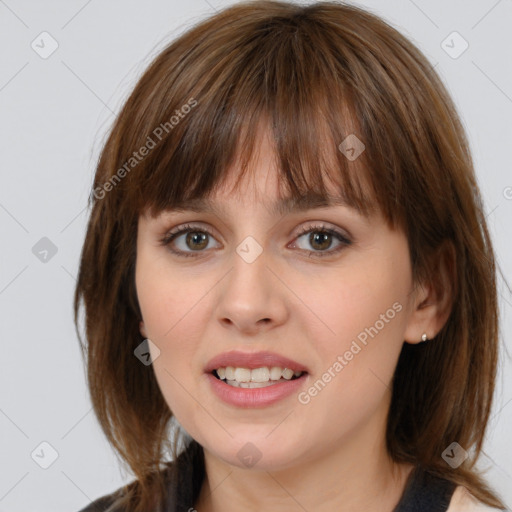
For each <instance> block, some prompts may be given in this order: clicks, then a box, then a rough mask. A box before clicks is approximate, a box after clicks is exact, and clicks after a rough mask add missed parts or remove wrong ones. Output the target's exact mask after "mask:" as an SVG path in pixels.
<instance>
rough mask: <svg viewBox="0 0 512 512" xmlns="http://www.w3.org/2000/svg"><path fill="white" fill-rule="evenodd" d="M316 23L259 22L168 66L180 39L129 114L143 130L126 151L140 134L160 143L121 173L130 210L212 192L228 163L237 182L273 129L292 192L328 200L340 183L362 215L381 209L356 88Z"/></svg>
mask: <svg viewBox="0 0 512 512" xmlns="http://www.w3.org/2000/svg"><path fill="white" fill-rule="evenodd" d="M281 24H282V22H281ZM312 30H314V27H313V28H311V27H310V26H309V25H305V26H301V27H300V30H299V28H298V27H297V26H294V24H293V23H292V24H289V25H284V26H281V28H280V30H279V31H276V30H275V29H274V28H273V27H272V26H269V24H268V23H266V24H262V25H261V26H255V27H254V28H253V30H252V33H248V32H247V31H242V32H241V33H240V37H239V38H238V39H237V38H232V39H231V40H230V41H224V42H222V44H220V43H212V45H211V47H210V45H206V44H203V45H199V46H198V47H196V48H195V49H194V50H193V51H192V52H190V53H189V54H187V56H186V58H184V62H182V63H181V65H180V66H179V67H177V68H176V67H175V68H174V69H173V70H171V71H169V63H168V61H172V60H173V59H176V56H175V55H174V54H175V53H177V52H178V47H177V46H176V45H177V43H175V45H172V46H170V47H169V48H168V49H167V50H166V52H165V53H164V54H163V56H162V58H160V59H159V60H158V61H157V62H155V63H154V64H153V67H152V69H151V70H150V73H149V75H151V76H153V77H155V76H156V77H158V76H160V77H161V79H160V80H159V82H158V84H155V86H154V87H155V93H154V94H153V96H152V98H151V103H148V105H147V106H145V112H143V114H142V115H141V116H140V117H139V119H133V120H131V121H128V122H132V123H134V124H139V126H140V125H141V124H144V125H145V127H146V128H145V129H139V130H137V131H138V132H139V133H142V134H143V135H142V136H141V138H140V139H139V140H137V141H135V143H134V144H133V145H132V146H131V147H127V148H126V150H127V154H129V153H131V152H132V151H133V147H134V146H135V147H137V144H141V143H142V142H143V141H144V140H146V141H147V143H148V145H149V141H150V140H151V141H153V142H154V143H155V147H154V148H153V149H151V150H150V152H149V154H148V156H147V157H145V158H144V160H143V161H142V162H141V163H139V164H138V168H137V169H136V170H134V171H133V172H131V173H130V176H128V177H127V178H128V179H126V180H125V181H126V183H124V185H125V187H126V195H127V197H126V201H125V204H127V205H129V208H130V210H131V211H132V212H133V209H134V208H135V212H136V213H137V214H141V213H143V212H145V211H148V212H149V214H150V215H152V216H157V215H158V214H159V213H161V212H163V211H165V210H172V209H173V208H179V207H180V205H181V204H183V203H186V202H189V201H190V200H195V199H203V198H205V197H207V196H212V195H213V194H214V193H215V191H216V190H217V189H218V188H220V187H222V186H223V184H224V183H225V181H226V179H227V176H228V172H229V170H230V169H232V170H233V171H234V172H235V176H236V183H237V186H238V184H239V183H240V182H241V179H242V177H243V176H245V174H246V171H247V170H248V169H249V168H250V163H251V162H252V159H253V155H254V152H255V150H256V149H257V148H258V146H259V142H260V141H261V140H262V138H263V137H264V136H268V137H269V139H270V141H271V142H272V145H273V147H274V158H275V160H276V168H277V169H278V173H279V176H278V182H279V185H280V189H281V190H282V191H283V194H285V195H286V196H287V197H290V198H292V199H299V198H303V197H304V196H315V197H316V198H318V199H319V200H324V201H325V202H329V197H332V195H333V194H332V192H331V193H330V194H329V193H328V189H329V187H331V188H332V186H334V187H335V188H336V193H335V196H336V197H339V198H341V199H342V200H343V202H344V203H345V204H346V205H347V206H349V207H352V208H355V209H356V210H357V211H358V212H359V213H361V214H362V215H364V216H369V215H370V214H371V213H372V212H374V211H376V210H377V209H378V205H379V203H378V195H377V194H376V193H375V188H374V184H373V182H372V179H371V177H370V175H369V173H368V169H369V168H370V165H369V162H368V159H367V158H366V152H365V150H364V147H365V146H364V137H363V135H362V134H361V127H360V125H359V122H358V119H357V116H356V113H355V110H354V107H353V105H354V103H353V102H354V98H353V95H352V92H351V89H350V87H349V86H348V85H347V83H346V81H345V82H344V81H342V79H341V77H342V76H343V72H342V70H340V63H339V61H338V60H337V59H336V58H335V57H334V56H333V55H332V54H331V53H330V52H332V48H328V47H327V46H328V43H327V42H326V41H324V40H322V39H321V40H319V41H315V43H314V44H313V43H312V41H311V39H310V36H311V37H313V33H312V32H311V31H312ZM297 32H301V33H302V34H301V37H297V34H296V33H297ZM309 32H311V34H309ZM219 37H220V36H219ZM153 79H154V80H156V78H153ZM162 81H163V82H165V83H168V84H169V85H168V87H166V86H164V85H163V82H162ZM333 85H334V86H333ZM147 86H148V85H147V84H145V87H147ZM134 94H136V91H135V92H134ZM140 110H142V106H141V108H140ZM173 118H174V121H175V122H174V123H171V122H170V121H171V120H172V119H173ZM132 126H133V125H132ZM134 131H135V130H132V133H133V132H134ZM340 144H341V147H342V149H343V151H342V150H340ZM354 145H355V147H353V146H354ZM354 152H356V153H355V154H356V158H353V157H352V156H351V155H354ZM358 153H360V155H358ZM357 155H358V156H357Z"/></svg>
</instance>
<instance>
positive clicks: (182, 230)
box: [160, 224, 352, 258]
mask: <svg viewBox="0 0 512 512" xmlns="http://www.w3.org/2000/svg"><path fill="white" fill-rule="evenodd" d="M190 232H196V233H206V234H207V235H208V236H211V237H212V238H214V236H213V233H212V232H211V231H210V230H209V229H207V228H204V227H199V226H193V225H190V224H184V225H183V226H180V227H178V228H176V229H174V230H173V231H170V232H169V233H167V234H166V235H165V236H164V237H162V238H161V239H160V244H161V245H164V246H168V249H169V250H170V251H171V252H172V253H174V254H176V255H178V256H183V257H186V258H189V257H192V258H197V257H200V254H199V253H201V252H204V251H198V252H197V253H194V252H189V251H177V250H175V249H172V248H171V247H170V244H171V242H172V241H174V240H175V239H176V238H177V237H178V236H179V235H182V234H187V233H190ZM314 232H319V233H328V234H330V235H332V236H334V237H335V238H336V239H338V241H339V242H341V244H340V245H339V246H338V247H337V248H336V249H333V250H330V251H306V252H308V253H309V255H310V256H313V257H315V258H324V257H326V256H331V255H333V254H336V253H338V252H339V251H341V250H342V249H344V247H345V246H348V245H351V244H352V241H351V240H349V239H348V238H347V237H346V236H345V235H343V234H342V233H340V232H339V231H337V230H335V229H332V228H329V227H327V226H325V225H323V224H319V225H315V226H308V227H304V228H302V230H301V231H300V232H299V234H298V235H297V238H300V237H301V236H304V235H306V234H309V233H314ZM301 250H303V251H304V250H305V249H301Z"/></svg>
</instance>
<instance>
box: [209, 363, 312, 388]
mask: <svg viewBox="0 0 512 512" xmlns="http://www.w3.org/2000/svg"><path fill="white" fill-rule="evenodd" d="M306 373H307V372H306V371H302V370H292V369H291V368H287V367H281V366H271V367H269V366H261V367H259V368H252V369H251V368H244V367H234V366H226V367H224V366H221V367H219V368H217V369H215V370H212V372H211V374H212V375H213V376H214V377H215V378H216V379H218V380H220V381H222V382H224V383H225V384H227V385H228V386H232V387H235V388H248V389H253V388H265V387H269V386H274V385H276V384H279V383H282V382H289V381H292V380H297V379H300V378H301V377H302V376H303V375H305V374H306Z"/></svg>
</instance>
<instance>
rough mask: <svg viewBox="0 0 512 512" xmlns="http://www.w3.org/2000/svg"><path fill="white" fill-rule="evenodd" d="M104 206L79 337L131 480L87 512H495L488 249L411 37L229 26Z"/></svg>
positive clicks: (177, 53) (375, 21)
mask: <svg viewBox="0 0 512 512" xmlns="http://www.w3.org/2000/svg"><path fill="white" fill-rule="evenodd" d="M91 206H92V212H91V216H90V221H89V225H88V229H87V235H86V240H85V244H84V247H83V252H82V256H81V265H80V272H79V278H78V283H77V288H76V295H75V315H76V316H75V321H77V319H78V314H79V309H80V305H81V303H83V305H84V308H85V320H86V341H85V342H84V343H83V348H84V355H86V356H87V365H88V384H89V387H90V390H91V398H92V402H93V405H94V409H95V412H96V415H97V417H98V419H99V422H100V424H101V426H102V428H103V430H104V432H105V434H106V436H107V438H108V439H109V441H110V443H111V444H112V446H113V447H114V448H115V449H116V450H117V451H118V452H119V454H120V455H121V457H122V458H123V459H124V461H126V463H127V464H128V465H129V466H130V468H131V469H132V471H133V472H134V474H135V476H136V480H135V481H133V482H132V483H130V484H129V485H127V486H125V487H123V488H121V489H119V490H118V491H117V492H115V493H113V494H111V495H108V496H105V497H103V498H101V499H99V500H97V501H96V502H95V503H93V504H91V505H90V506H89V507H88V508H86V509H84V510H109V511H111V510H112V511H113V510H123V511H140V512H142V511H154V510H188V511H192V510H198V511H200V512H202V511H209V512H217V511H219V510H222V511H223V512H229V511H230V510H262V509H267V510H280V511H281V510H282V511H292V510H308V511H312V510H314V511H320V512H322V511H324V510H347V511H349V510H350V511H355V510H365V511H367V512H373V511H379V512H383V511H385V512H387V511H389V512H391V511H395V512H403V511H408V510H414V511H415V512H421V511H423V510H425V511H427V510H428V511H429V512H433V511H448V512H456V511H464V512H468V511H484V510H498V509H502V508H504V505H503V503H502V502H501V501H500V499H499V497H498V496H497V495H496V493H495V492H494V491H493V490H492V489H490V488H489V486H488V485H487V484H486V483H485V481H484V479H483V478H482V476H481V475H480V474H479V473H478V472H477V471H476V469H475V467H474V464H475V461H476V460H477V458H478V455H479V453H480V450H481V447H482V441H483V438H484V433H485V428H486V425H487V421H488V419H489V414H490V409H491V405H492V396H493V390H494V382H495V372H496V364H497V353H498V345H497V343H498V311H497V296H496V283H495V278H496V277H495V261H494V254H493V249H492V245H491V240H490V237H489V233H488V230H487V227H486V224H485V219H484V215H483V211H482V210H483V208H482V204H481V199H480V195H479V191H478V187H477V185H476V180H475V176H474V170H473V165H472V160H471V155H470V151H469V149H468V143H467V140H466V137H465V134H464V131H463V128H462V126H461V123H460V121H459V118H458V116H457V113H456V111H455V108H454V105H453V103H452V101H451V99H450V97H449V96H448V94H447V92H446V89H445V88H444V86H443V85H442V83H441V81H440V80H439V78H438V77H437V75H436V73H435V71H434V70H433V69H432V67H431V66H430V65H429V63H428V61H427V60H426V59H425V57H424V56H423V55H422V54H421V53H420V52H419V50H418V49H417V48H415V47H414V46H413V45H412V44H411V43H410V42H409V41H408V40H406V39H405V38H404V37H403V36H402V35H400V34H399V33H398V32H397V31H396V30H395V29H393V28H392V27H390V26H389V25H387V24H386V23H385V22H384V21H382V20H381V19H379V18H378V17H376V16H374V15H372V14H369V13H368V12H365V11H364V10H362V9H360V8H356V7H354V6H348V5H341V4H337V3H330V2H319V3H316V4H312V5H309V6H298V5H294V4H290V3H281V2H273V1H256V2H252V3H241V4H238V5H235V6H233V7H230V8H228V9H225V10H223V11H221V12H219V13H217V14H216V15H214V16H212V17H211V18H209V19H208V20H206V21H204V22H202V23H200V24H199V25H197V26H196V27H194V28H192V29H191V30H189V31H188V32H187V33H185V34H183V35H182V36H181V37H180V38H179V39H177V40H176V41H175V42H173V43H172V44H171V45H170V46H169V47H167V48H166V49H165V50H164V51H162V52H161V53H160V55H158V56H157V58H156V59H155V60H154V62H153V63H152V64H151V65H150V67H149V68H148V70H147V71H146V72H145V73H144V75H143V76H142V78H141V79H140V81H139V82H138V84H137V85H136V87H135V90H134V91H133V93H132V94H131V96H130V97H129V99H128V100H127V102H126V104H125V105H124V107H123V109H122V111H121V113H120V115H119V117H118V119H117V120H116V122H115V125H114V126H113V128H112V130H111V133H110V136H109V138H108V140H107V142H106V144H105V147H104V148H103V151H102V154H101V158H100V161H99V165H98V168H97V172H96V176H95V182H94V191H93V194H92V197H91ZM171 420H172V421H171ZM170 459H171V460H172V461H174V462H172V461H171V460H170Z"/></svg>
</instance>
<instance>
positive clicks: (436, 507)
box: [79, 442, 456, 512]
mask: <svg viewBox="0 0 512 512" xmlns="http://www.w3.org/2000/svg"><path fill="white" fill-rule="evenodd" d="M192 444H194V442H192ZM194 450H195V452H194ZM192 452H193V453H192V458H191V459H189V460H188V464H184V463H183V461H184V459H181V461H180V462H181V470H180V473H179V474H180V476H179V478H178V479H175V480H177V481H174V482H173V483H171V484H170V485H169V490H170V492H169V497H168V498H167V503H166V505H165V507H164V508H163V511H162V512H188V511H189V510H191V509H193V507H194V504H195V502H196V499H197V496H198V495H199V491H200V489H201V485H202V482H203V479H204V463H203V461H202V450H200V449H199V448H198V447H192ZM180 458H181V457H179V458H178V460H179V459H180ZM190 482H194V484H193V485H190ZM187 483H188V485H187ZM455 487H456V485H455V484H454V483H452V482H450V481H448V480H445V479H442V478H439V477H436V476H433V475H431V474H430V473H428V472H426V471H424V470H423V469H422V468H421V467H419V466H417V467H416V468H415V469H414V470H413V471H412V472H411V474H410V475H409V478H408V480H407V483H406V485H405V489H404V492H403V494H402V497H401V499H400V502H399V503H398V505H397V506H396V507H395V508H394V509H393V512H446V510H447V509H448V507H449V505H450V500H451V498H452V495H453V492H454V491H455ZM113 494H114V493H112V494H108V495H106V496H103V497H101V498H99V499H97V500H96V501H94V502H92V503H91V504H90V505H89V506H87V507H85V508H84V509H82V510H80V511H79V512H106V511H107V509H108V507H109V506H110V505H111V504H112V503H113V502H114V496H113ZM115 512H125V511H124V510H116V511H115ZM151 512H153V511H151ZM199 512H200V511H199Z"/></svg>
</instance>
